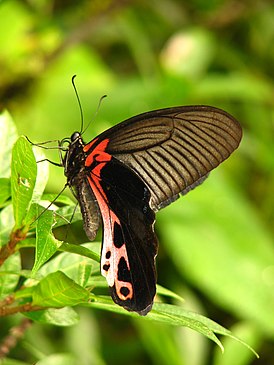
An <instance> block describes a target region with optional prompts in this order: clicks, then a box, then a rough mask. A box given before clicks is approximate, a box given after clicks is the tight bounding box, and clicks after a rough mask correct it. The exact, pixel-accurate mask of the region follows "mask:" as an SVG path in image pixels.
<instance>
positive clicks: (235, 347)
mask: <svg viewBox="0 0 274 365" xmlns="http://www.w3.org/2000/svg"><path fill="white" fill-rule="evenodd" d="M231 332H232V333H233V335H235V337H236V336H237V338H241V339H243V340H244V341H245V342H246V343H248V344H249V345H251V346H252V347H253V348H256V349H259V348H260V347H261V345H262V343H263V341H264V339H263V334H262V332H260V331H258V326H254V325H253V324H252V323H250V322H238V323H236V325H233V327H232V328H231ZM223 344H224V348H225V352H224V353H223V354H220V352H217V351H215V354H214V361H213V364H214V365H231V364H237V365H249V364H252V363H253V360H254V355H253V354H252V353H251V352H250V351H249V350H250V348H246V349H244V348H242V343H239V341H235V338H231V337H226V338H224V340H223ZM254 363H255V362H254Z"/></svg>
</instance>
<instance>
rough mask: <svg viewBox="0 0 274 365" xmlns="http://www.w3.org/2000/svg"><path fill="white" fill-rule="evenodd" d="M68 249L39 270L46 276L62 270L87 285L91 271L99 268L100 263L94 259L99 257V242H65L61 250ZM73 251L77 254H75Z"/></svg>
mask: <svg viewBox="0 0 274 365" xmlns="http://www.w3.org/2000/svg"><path fill="white" fill-rule="evenodd" d="M64 248H65V249H66V251H67V252H64V253H61V254H59V255H58V256H56V257H54V258H53V259H52V260H50V261H49V262H47V263H46V264H45V265H43V266H42V267H41V269H40V270H39V272H38V273H39V274H40V275H43V276H46V275H48V274H49V273H52V272H55V271H57V270H61V271H62V272H63V273H64V274H66V275H67V276H68V277H69V278H71V279H72V280H74V281H75V282H76V283H77V284H79V285H82V286H85V285H86V284H87V282H88V280H89V276H90V274H91V271H92V272H94V271H95V270H96V271H98V270H99V266H100V265H99V263H98V262H97V261H94V257H95V258H96V259H97V258H98V257H99V255H98V253H97V252H94V251H95V250H96V251H99V249H100V245H98V243H94V242H90V243H87V244H85V245H72V244H68V243H65V244H64V243H63V244H62V246H61V247H60V248H59V250H64ZM72 253H74V254H76V255H73V254H72Z"/></svg>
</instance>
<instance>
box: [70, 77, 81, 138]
mask: <svg viewBox="0 0 274 365" xmlns="http://www.w3.org/2000/svg"><path fill="white" fill-rule="evenodd" d="M75 77H76V75H73V76H72V79H71V82H72V86H73V89H74V92H75V95H76V98H77V102H78V105H79V109H80V116H81V129H80V134H81V135H82V134H83V128H84V114H83V109H82V105H81V101H80V97H79V94H78V91H77V88H76V85H75V82H74V79H75Z"/></svg>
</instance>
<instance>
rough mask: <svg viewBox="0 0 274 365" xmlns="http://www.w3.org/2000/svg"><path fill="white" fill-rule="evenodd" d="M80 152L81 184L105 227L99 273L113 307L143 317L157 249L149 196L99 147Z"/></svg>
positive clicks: (151, 287)
mask: <svg viewBox="0 0 274 365" xmlns="http://www.w3.org/2000/svg"><path fill="white" fill-rule="evenodd" d="M85 149H86V150H88V151H89V155H88V158H87V159H86V167H87V177H86V178H87V181H88V183H89V185H90V187H91V189H92V191H93V194H94V195H95V197H96V200H97V203H98V206H99V208H100V212H101V215H102V220H103V226H104V227H103V228H104V236H103V245H102V252H101V272H102V274H103V275H104V276H105V277H106V279H107V282H108V285H109V287H110V291H111V296H112V298H113V300H114V302H115V303H117V304H119V305H121V306H123V307H124V308H126V309H127V310H129V311H135V312H138V313H139V314H141V315H145V314H147V313H148V312H149V311H150V309H151V307H152V303H153V299H154V296H155V292H156V272H155V257H156V254H157V249H158V241H157V237H156V235H155V233H154V229H153V226H154V221H155V213H154V212H153V210H152V209H151V208H150V206H149V202H150V197H151V196H150V191H149V190H148V188H147V186H146V185H145V183H144V182H143V181H142V180H141V179H140V178H139V177H138V176H137V174H136V173H135V172H134V171H132V170H131V169H130V168H129V167H127V166H126V165H125V164H123V163H121V162H120V161H118V160H117V159H115V158H114V157H112V156H111V155H109V154H107V153H105V152H104V149H105V145H104V143H103V144H102V143H101V144H99V145H97V146H96V147H94V148H93V146H90V145H89V146H88V145H87V146H86V147H85ZM84 219H85V217H84Z"/></svg>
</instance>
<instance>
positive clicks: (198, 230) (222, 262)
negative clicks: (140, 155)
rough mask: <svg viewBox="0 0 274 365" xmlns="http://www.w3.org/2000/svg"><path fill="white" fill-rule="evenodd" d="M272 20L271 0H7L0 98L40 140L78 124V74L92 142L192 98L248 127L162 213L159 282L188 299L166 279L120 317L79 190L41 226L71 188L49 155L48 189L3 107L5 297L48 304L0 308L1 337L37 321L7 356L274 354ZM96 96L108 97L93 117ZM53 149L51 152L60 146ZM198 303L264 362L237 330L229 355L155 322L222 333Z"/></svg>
mask: <svg viewBox="0 0 274 365" xmlns="http://www.w3.org/2000/svg"><path fill="white" fill-rule="evenodd" d="M273 16H274V8H273V4H272V2H271V1H267V0H264V1H263V2H258V3H256V2H253V1H244V2H240V3H236V2H234V1H232V0H228V1H224V0H220V1H209V2H201V1H192V2H180V1H176V0H171V1H166V0H160V1H152V2H149V3H145V2H138V1H127V2H123V1H100V2H98V1H92V2H88V1H84V0H82V1H79V2H67V3H65V2H60V1H59V2H58V1H48V2H43V1H42V2H30V1H29V2H20V1H18V0H17V1H16V0H6V1H2V2H0V19H1V21H0V44H1V59H0V62H1V75H0V80H1V82H0V95H1V97H0V100H1V107H5V108H8V109H9V110H10V111H11V113H12V115H13V116H14V119H15V122H16V125H17V128H18V129H19V132H20V134H25V135H27V136H28V137H29V138H30V139H31V140H33V141H45V140H52V139H62V138H63V137H64V136H67V137H68V136H69V135H70V134H72V132H73V131H74V130H77V129H79V125H80V122H79V113H78V109H77V104H76V101H75V96H74V94H73V90H72V87H71V85H70V79H71V76H72V75H73V74H75V73H76V74H77V79H76V81H77V87H78V91H79V93H80V96H81V100H82V105H83V108H84V114H85V116H88V119H89V120H92V123H91V125H90V127H89V128H88V129H87V131H86V132H85V139H86V140H87V141H88V140H90V139H91V137H92V136H94V135H96V134H97V133H99V132H100V131H102V130H104V129H105V128H107V127H109V126H110V123H111V124H115V123H117V122H119V121H121V120H123V119H125V118H127V117H129V116H131V115H135V114H138V113H140V112H144V111H146V110H152V109H156V108H161V107H167V106H173V105H183V104H209V105H214V106H218V107H221V108H223V109H225V110H227V111H229V112H230V113H231V114H233V115H234V116H235V117H237V119H238V120H239V121H240V122H241V124H242V126H243V128H244V138H243V141H242V143H241V146H240V148H239V150H238V151H237V152H236V153H235V154H234V155H233V156H232V157H231V158H230V159H229V160H228V161H227V162H226V163H225V164H224V165H223V166H222V167H220V168H219V169H217V170H216V171H214V172H213V173H212V174H211V176H210V178H209V179H208V180H207V181H206V182H205V183H204V184H203V185H202V186H201V187H199V189H195V190H194V191H193V192H191V193H190V194H189V195H187V196H186V197H183V198H181V199H180V200H179V201H177V202H176V203H174V204H172V205H171V206H169V207H167V208H166V209H164V210H163V211H161V212H159V213H158V214H157V223H156V230H157V234H158V236H159V239H160V253H159V257H158V276H159V280H158V282H159V283H160V284H162V285H163V286H165V287H168V288H169V289H170V290H171V291H172V292H176V293H179V295H181V296H183V297H184V298H185V302H184V304H181V303H180V302H179V301H178V298H174V297H172V296H170V293H169V295H168V296H165V297H164V293H165V289H163V288H161V287H160V288H158V293H159V294H160V296H159V298H158V299H162V298H164V300H165V301H167V302H169V303H171V305H167V304H163V303H159V304H158V303H157V304H156V306H155V308H154V311H153V312H152V313H151V315H148V317H147V318H145V319H143V318H141V319H140V318H134V315H133V316H129V314H128V313H127V312H125V311H123V314H125V316H121V315H119V314H113V313H114V311H116V313H118V312H119V313H120V312H121V311H122V309H120V308H118V309H117V307H116V306H114V304H112V302H111V301H110V299H109V298H108V296H106V294H107V291H106V287H105V286H106V285H105V282H104V281H102V280H101V278H100V275H99V266H98V260H99V255H98V254H99V245H98V242H97V243H88V244H87V243H85V241H86V238H85V236H84V234H83V230H82V228H81V225H82V224H81V222H80V219H81V217H80V214H79V212H76V214H75V216H74V221H73V224H72V226H71V230H69V231H67V228H66V227H67V224H66V222H65V221H64V219H63V218H61V217H65V218H67V219H70V217H71V214H72V212H73V210H74V203H73V201H72V200H71V198H70V197H68V196H65V195H62V196H61V197H60V198H59V199H57V201H56V202H55V204H54V206H52V208H54V209H53V210H48V211H47V212H45V213H43V214H42V215H41V216H40V218H39V219H38V220H37V221H36V222H34V223H33V217H35V216H37V215H39V214H40V213H41V212H42V211H43V209H44V208H42V207H41V204H42V205H43V207H46V206H48V205H49V201H52V200H53V199H54V197H56V194H57V193H58V191H60V190H61V189H62V188H63V186H64V177H63V176H62V174H63V172H62V171H59V169H58V168H57V167H54V166H50V173H49V176H50V178H49V181H48V184H47V188H46V193H44V188H45V184H46V182H47V179H48V171H47V169H48V167H47V164H46V163H38V164H35V159H34V157H33V155H32V150H31V148H30V144H29V143H28V142H27V140H26V139H25V138H23V137H20V138H19V139H18V140H17V137H18V136H17V131H16V128H15V126H14V124H13V123H12V121H11V120H10V117H9V116H8V114H6V113H4V114H2V116H1V119H0V135H1V139H2V141H3V142H2V143H1V146H0V161H1V164H0V172H1V174H0V187H1V188H0V207H1V211H0V232H1V235H0V246H1V247H5V244H6V243H7V242H9V241H10V242H14V243H15V245H14V247H13V244H11V245H10V247H9V248H10V249H11V251H8V252H7V251H6V253H5V255H6V256H7V257H9V258H7V259H6V260H4V263H3V265H2V266H1V276H0V282H1V285H0V295H1V298H2V300H4V301H5V302H2V303H1V304H2V305H4V306H5V307H7V306H8V307H9V308H14V307H15V308H16V310H15V312H16V311H18V307H21V308H25V309H34V308H33V307H32V306H34V305H35V306H36V307H39V306H40V305H41V304H42V302H43V300H42V298H44V296H46V298H47V302H46V301H45V302H44V304H45V303H47V305H48V306H50V308H49V309H43V310H37V311H32V310H31V311H30V312H25V314H24V316H23V315H22V314H17V315H16V316H10V317H5V318H3V319H2V318H1V325H0V339H2V341H1V340H0V343H1V342H2V343H3V342H4V341H5V340H6V339H7V337H6V336H7V333H8V329H9V328H12V327H15V328H19V329H20V325H21V320H22V318H24V317H25V318H31V320H32V321H34V322H33V324H32V325H31V326H30V327H24V328H28V329H25V337H24V340H22V341H19V337H20V336H19V337H18V346H17V348H15V349H14V350H13V351H11V353H10V355H9V357H7V358H6V359H5V360H3V361H4V362H3V363H4V364H12V363H13V361H14V363H15V361H16V360H17V361H20V363H21V364H27V363H28V364H30V363H38V364H50V363H60V364H62V363H66V364H70V363H72V364H74V363H82V364H103V363H108V364H117V363H119V364H122V363H131V364H137V363H144V364H145V363H147V364H151V363H157V364H166V363H168V364H183V363H186V364H188V365H189V364H190V365H191V364H197V365H200V364H205V363H211V364H214V365H217V364H220V363H221V364H222V365H223V364H233V365H238V364H242V365H247V364H253V365H255V364H256V365H258V364H265V363H272V362H273V361H274V359H273V351H272V347H273V334H274V326H273V323H274V321H273V306H274V297H273V283H274V270H273V267H274V266H273V262H274V249H273V234H274V231H273V218H274V209H273V206H274V194H273V185H274V174H273V171H274V160H273V115H274V113H273V76H274V69H273V65H274V48H273V44H274V42H273V38H274V26H273ZM11 24H12V26H11ZM103 94H108V98H107V99H104V100H103V102H102V104H101V106H100V109H99V112H98V114H97V115H96V118H95V117H91V116H93V115H94V114H95V110H96V108H97V105H98V102H99V99H100V97H101V96H102V95H103ZM85 125H87V123H86V124H85ZM16 140H17V142H16ZM4 141H5V142H4ZM15 142H16V143H15ZM14 143H15V146H14V148H13V163H12V170H11V177H10V165H11V155H12V153H11V149H12V146H13V145H14ZM52 145H53V146H55V143H54V141H53V142H52ZM34 152H35V156H36V159H37V160H41V159H43V158H44V157H43V156H41V151H40V152H38V151H37V150H36V149H35V151H34ZM46 152H47V156H46V157H47V158H49V159H51V160H53V161H58V154H56V153H55V151H53V152H51V151H46ZM38 154H39V156H38ZM36 169H38V172H37V171H36ZM35 177H36V178H35ZM42 194H43V195H42ZM11 196H12V202H11V200H10V197H11ZM11 203H12V205H11ZM12 206H13V210H12V208H11V207H12ZM52 224H54V234H52V230H51V227H52ZM11 232H12V234H10V233H11ZM35 236H36V241H35V239H34V237H35ZM65 238H66V239H65ZM64 241H66V242H64ZM45 242H46V245H45V244H44V243H45ZM79 243H80V244H79ZM35 245H36V250H35V253H34V251H33V247H34V246H35ZM4 251H5V250H4ZM2 252H3V251H2ZM5 255H4V256H5ZM52 275H56V277H54V276H52ZM56 279H57V281H56ZM49 283H50V287H49ZM49 288H50V289H49ZM60 292H62V293H63V294H62V295H61V296H59V295H55V294H56V293H60ZM13 293H16V295H15V296H14V297H11V294H13ZM67 293H69V295H67ZM87 293H88V299H87ZM161 293H162V294H163V295H161ZM71 294H72V295H71ZM9 300H11V301H13V302H12V303H11V302H10V301H9ZM60 301H61V303H60ZM79 304H80V305H79ZM58 305H59V306H60V305H61V306H62V305H67V306H66V307H64V308H57V307H58ZM29 306H31V307H29ZM72 306H73V307H72ZM87 307H88V308H87ZM97 307H100V308H101V309H104V311H102V310H101V311H99V310H97V309H95V308H97ZM92 308H93V310H92ZM19 309H20V308H19ZM35 309H38V308H35ZM39 309H40V308H39ZM188 309H190V310H188ZM177 310H178V311H179V312H177ZM108 311H110V312H108ZM174 311H175V312H174ZM193 312H196V313H204V314H205V315H206V316H209V317H210V318H213V319H214V320H216V321H217V322H219V323H221V324H224V325H226V326H228V327H229V328H230V330H231V331H232V333H233V334H234V335H236V336H238V337H240V338H242V339H244V340H245V341H246V342H247V343H248V344H250V345H251V346H253V347H254V348H255V349H256V350H257V351H258V352H259V354H260V356H261V359H259V360H257V359H256V358H255V357H254V355H253V354H252V353H251V352H250V351H249V350H246V349H245V348H244V347H243V346H242V345H241V347H237V346H239V344H238V343H237V342H236V341H234V340H232V341H231V338H230V337H225V338H224V339H223V341H222V343H223V344H224V346H225V353H224V355H222V354H221V352H220V351H215V350H213V351H210V346H211V345H210V342H209V341H204V339H203V337H202V336H200V335H196V333H195V332H194V331H188V330H186V331H185V329H183V328H182V327H181V326H168V325H167V324H165V323H160V320H161V322H164V319H166V318H167V317H168V318H169V319H168V320H169V323H174V324H175V322H176V324H180V325H182V324H183V325H185V324H187V325H189V326H192V327H191V328H194V329H198V330H199V331H200V332H203V333H204V334H205V333H208V334H209V337H210V338H211V339H213V340H215V341H217V339H216V338H215V337H214V333H217V334H220V333H223V334H226V333H227V332H226V330H224V329H223V327H218V326H217V325H216V324H215V323H213V322H211V321H209V320H208V319H206V317H201V316H200V315H199V316H197V317H196V315H194V314H193ZM149 319H150V320H153V322H152V321H150V320H149ZM24 321H28V319H24ZM23 323H24V326H25V324H26V323H27V322H23ZM46 323H51V324H52V325H55V326H56V325H58V326H59V327H58V330H57V329H56V328H57V327H54V326H50V327H48V326H45V324H46ZM72 324H74V325H73V326H72ZM60 326H65V328H64V329H63V330H62V329H61V328H60ZM216 326H217V327H216ZM208 328H209V330H210V331H209V332H208ZM19 332H20V331H19ZM83 333H85V335H84V336H83ZM53 338H54V341H53ZM1 349H2V348H1ZM121 353H122V354H123V356H122V359H121Z"/></svg>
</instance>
